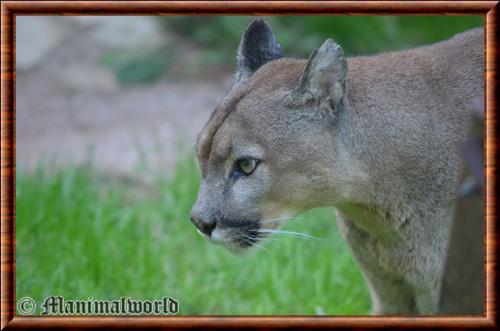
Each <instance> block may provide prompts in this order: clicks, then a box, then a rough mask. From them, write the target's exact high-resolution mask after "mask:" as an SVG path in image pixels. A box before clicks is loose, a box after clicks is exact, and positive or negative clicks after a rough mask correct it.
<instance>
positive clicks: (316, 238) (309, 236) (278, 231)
mask: <svg viewBox="0 0 500 331" xmlns="http://www.w3.org/2000/svg"><path fill="white" fill-rule="evenodd" d="M253 231H255V232H258V233H273V234H284V235H290V236H296V237H302V238H307V239H315V240H325V239H322V238H318V237H314V236H311V235H309V234H306V233H301V232H295V231H286V230H276V229H257V230H253Z"/></svg>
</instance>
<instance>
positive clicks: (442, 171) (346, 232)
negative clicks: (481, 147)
mask: <svg viewBox="0 0 500 331" xmlns="http://www.w3.org/2000/svg"><path fill="white" fill-rule="evenodd" d="M482 109H483V31H482V30H481V29H475V30H471V31H468V32H464V33H462V34H459V35H456V36H455V37H453V38H451V39H449V40H446V41H442V42H439V43H436V44H433V45H429V46H425V47H420V48H416V49H410V50H404V51H400V52H390V53H383V54H379V55H375V56H360V57H352V58H346V57H345V56H344V53H343V51H342V48H341V47H340V46H339V45H338V44H337V43H335V42H334V41H333V40H331V39H328V40H326V41H325V42H324V44H323V45H322V46H321V47H320V48H319V49H316V50H315V51H314V52H312V54H311V56H310V57H309V59H308V60H300V59H292V58H285V57H284V56H283V54H282V51H281V48H280V45H279V43H278V42H277V40H276V38H275V36H274V35H273V33H272V32H271V30H270V28H269V26H268V25H267V24H266V23H265V22H264V21H262V20H257V21H254V22H253V23H252V24H250V25H249V26H248V28H247V29H246V30H245V32H244V34H243V37H242V39H241V42H240V45H239V48H238V52H237V71H236V74H235V79H234V84H233V86H232V88H231V89H230V90H229V92H228V93H227V95H226V96H225V97H224V98H223V100H222V102H221V103H220V104H219V106H218V107H217V108H216V109H215V111H214V112H213V113H212V116H211V117H210V119H209V121H208V122H207V124H206V125H205V127H204V129H203V131H202V132H201V134H200V135H199V137H198V141H197V157H198V161H199V164H200V168H201V172H202V183H201V187H200V191H199V195H198V199H197V201H196V203H195V204H194V206H193V208H192V211H191V221H192V222H193V223H194V224H195V225H196V227H197V228H198V230H199V232H200V233H202V234H203V235H204V236H206V237H208V238H210V239H211V240H212V241H215V242H219V243H222V244H224V245H225V246H227V247H228V248H230V249H235V250H244V249H245V248H248V247H251V246H254V245H255V244H256V243H257V242H259V241H261V240H265V238H266V236H267V235H269V233H271V232H272V231H266V229H267V230H268V229H273V228H275V227H277V226H278V223H279V222H265V220H269V219H277V218H281V217H284V216H290V217H291V216H295V215H297V214H299V213H300V212H302V211H305V210H307V209H310V208H315V207H323V206H333V207H334V208H335V210H336V215H337V217H336V221H337V226H338V228H339V230H340V231H341V233H342V235H343V237H344V238H345V239H346V240H347V242H348V243H349V245H350V247H351V249H352V253H353V255H354V257H355V259H356V261H357V263H358V264H359V266H360V268H361V270H362V272H363V274H364V277H365V279H366V282H367V285H368V288H369V290H370V293H371V297H372V305H373V313H375V314H405V315H408V314H412V315H414V314H415V315H418V314H435V313H438V308H437V307H438V302H439V293H440V288H441V280H442V276H443V269H444V268H443V267H444V264H445V258H446V248H447V243H448V237H449V232H450V224H451V221H452V219H453V214H454V208H455V203H456V190H457V185H458V181H459V175H460V171H461V157H460V149H461V144H462V143H463V141H464V139H465V138H466V136H467V134H468V130H469V127H470V125H471V120H472V116H471V114H472V113H473V112H474V111H478V110H479V111H482ZM332 255H333V254H332ZM311 272H314V270H311Z"/></svg>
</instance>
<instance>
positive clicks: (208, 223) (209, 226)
mask: <svg viewBox="0 0 500 331" xmlns="http://www.w3.org/2000/svg"><path fill="white" fill-rule="evenodd" d="M191 222H193V224H194V225H195V226H196V227H197V228H198V229H199V230H200V231H201V232H202V233H203V234H205V235H207V236H209V237H210V235H211V234H212V231H213V230H214V229H215V226H216V224H215V221H213V220H206V219H204V218H203V217H200V216H199V215H196V214H194V213H191Z"/></svg>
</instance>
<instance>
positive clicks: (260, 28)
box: [245, 18, 271, 35]
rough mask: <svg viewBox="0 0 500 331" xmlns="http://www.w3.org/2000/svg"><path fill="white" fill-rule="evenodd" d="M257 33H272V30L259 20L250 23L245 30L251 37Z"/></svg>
mask: <svg viewBox="0 0 500 331" xmlns="http://www.w3.org/2000/svg"><path fill="white" fill-rule="evenodd" d="M256 32H271V28H270V27H269V25H268V24H267V23H266V21H264V20H263V19H260V18H259V19H257V20H255V21H253V22H252V23H250V24H249V25H248V27H247V28H246V29H245V35H249V34H252V33H256Z"/></svg>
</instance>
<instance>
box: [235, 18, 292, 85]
mask: <svg viewBox="0 0 500 331" xmlns="http://www.w3.org/2000/svg"><path fill="white" fill-rule="evenodd" d="M282 57H283V53H282V52H281V47H280V44H279V43H278V41H277V40H276V38H275V37H274V34H273V32H272V31H271V28H269V26H268V25H267V23H266V22H264V21H263V20H256V21H253V22H252V23H251V24H250V25H249V26H248V27H247V28H246V30H245V32H244V33H243V37H242V38H241V41H240V46H239V48H238V52H237V55H236V61H237V70H236V75H235V81H236V83H238V82H240V81H243V80H246V79H248V78H249V77H250V76H251V75H252V74H253V73H254V72H255V71H257V69H259V68H260V67H262V66H263V65H264V64H266V63H267V62H269V61H272V60H276V59H279V58H282Z"/></svg>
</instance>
